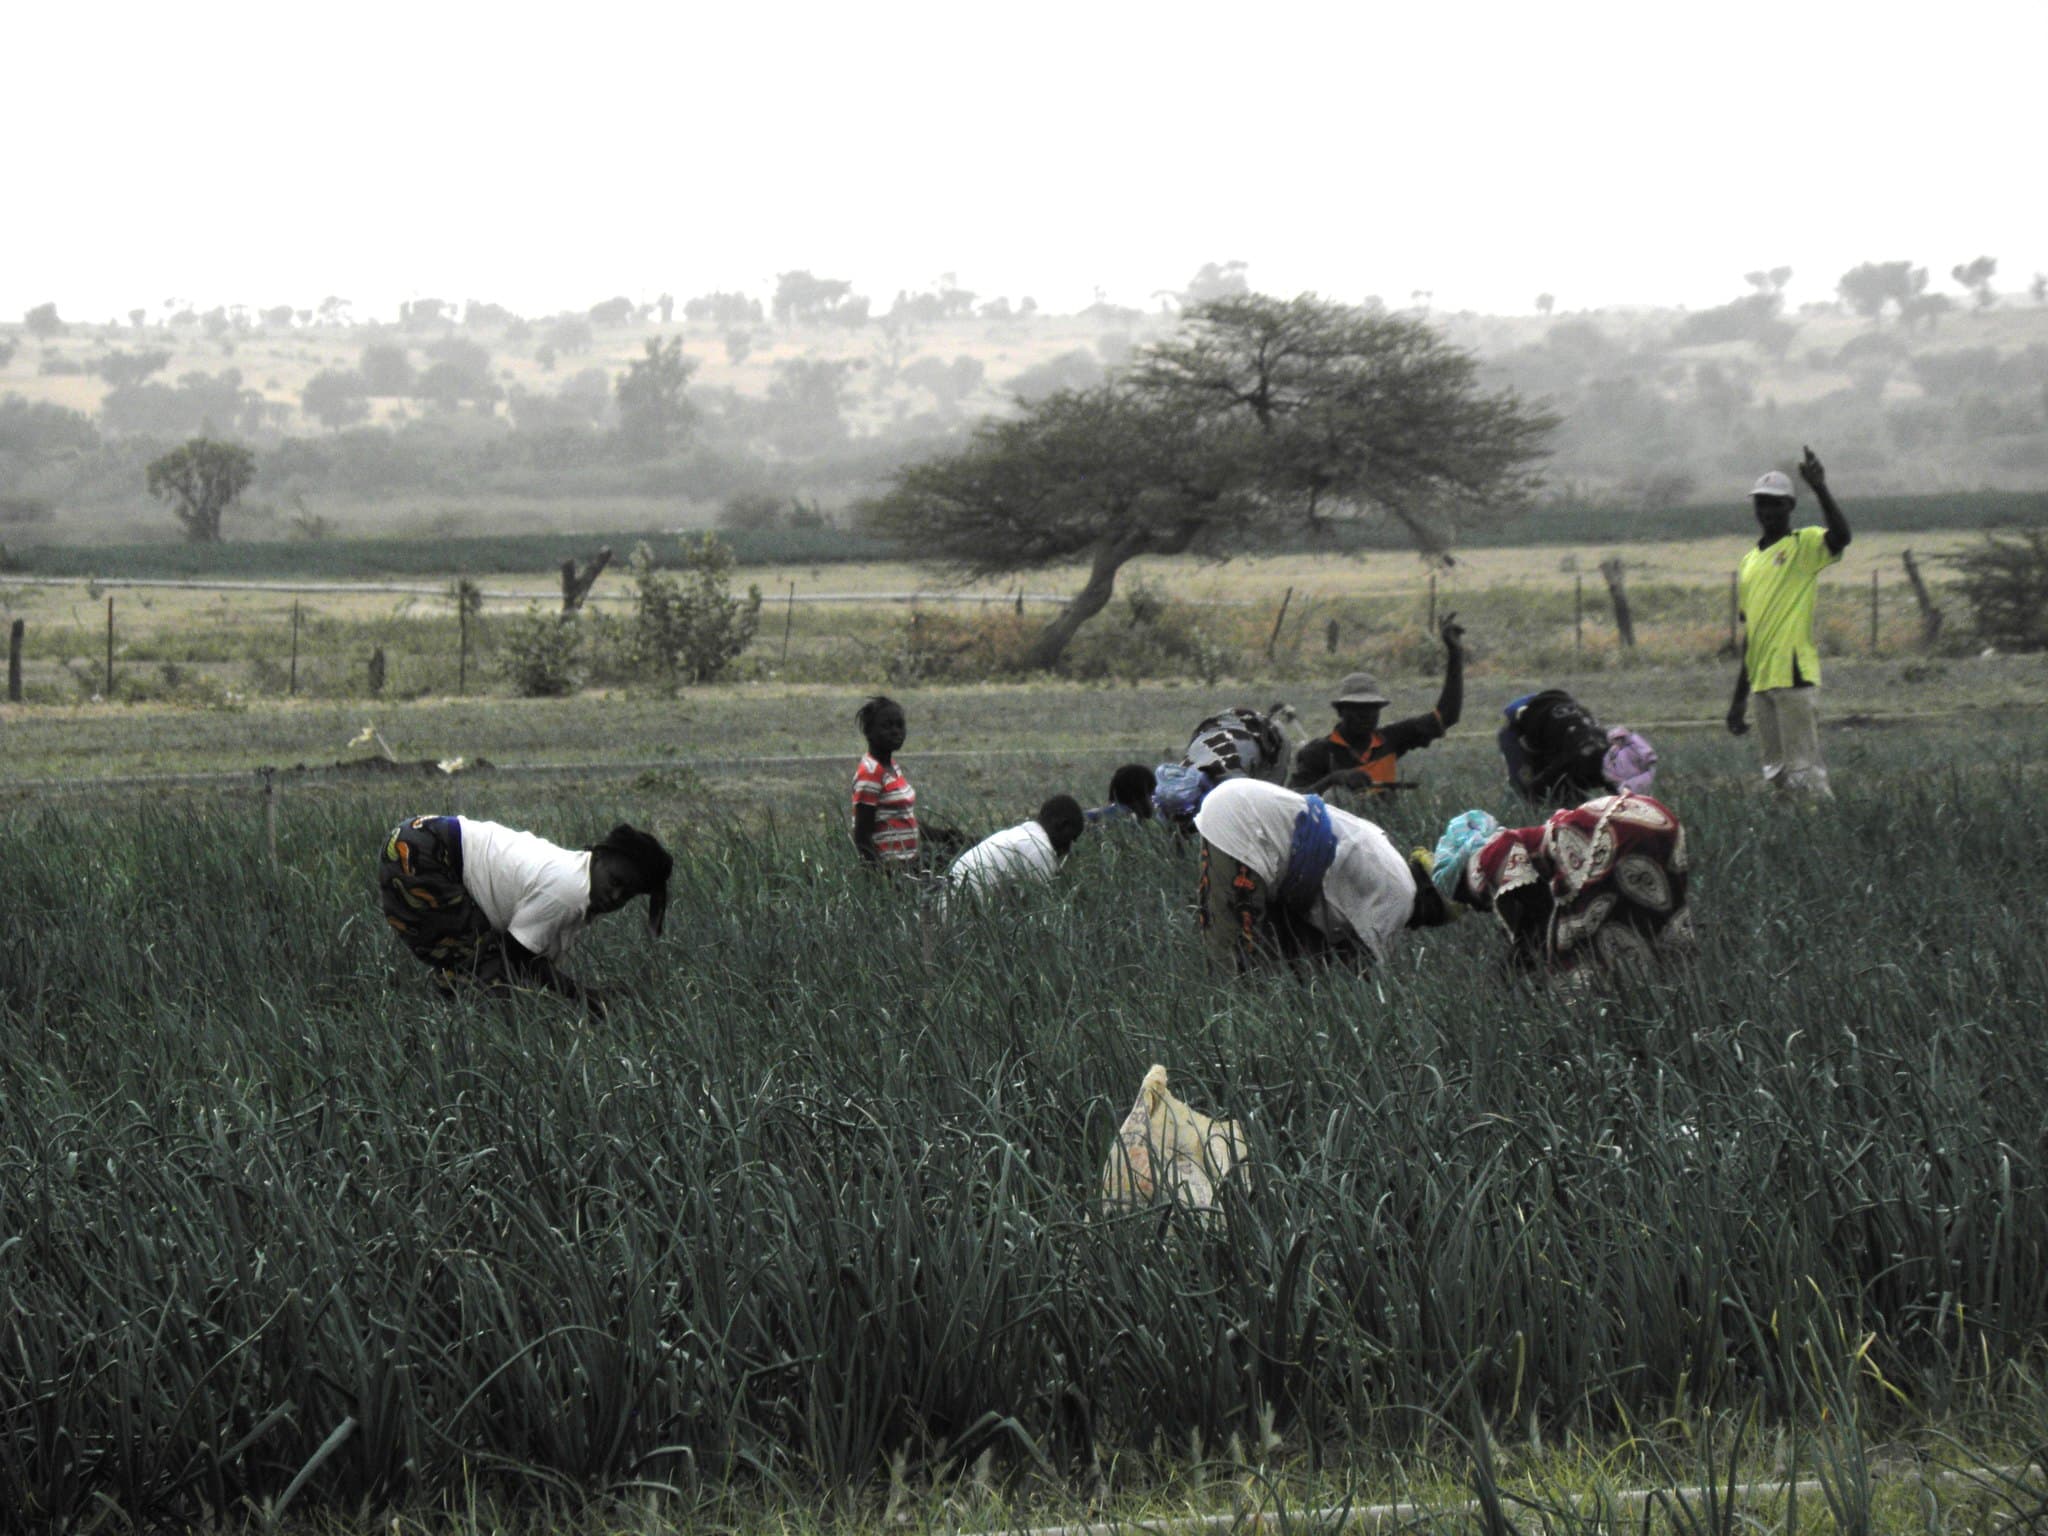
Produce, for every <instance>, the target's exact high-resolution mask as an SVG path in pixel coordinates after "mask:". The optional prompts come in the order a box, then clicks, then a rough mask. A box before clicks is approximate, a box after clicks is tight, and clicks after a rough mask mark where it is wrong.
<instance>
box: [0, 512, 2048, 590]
mask: <svg viewBox="0 0 2048 1536" xmlns="http://www.w3.org/2000/svg"><path fill="white" fill-rule="evenodd" d="M1739 500H1740V497H1739V496H1731V497H1724V498H1722V500H1721V501H1719V502H1710V503H1705V504H1701V505H1695V506H1682V507H1658V508H1649V509H1645V510H1642V511H1630V510H1627V509H1626V508H1621V507H1616V506H1612V505H1604V506H1603V505H1577V506H1570V505H1564V504H1562V503H1549V504H1546V505H1543V506H1540V507H1534V508H1531V509H1530V510H1529V511H1528V512H1526V513H1524V514H1523V515H1521V516H1520V517H1518V518H1516V519H1514V520H1513V521H1512V522H1510V523H1507V524H1505V525H1503V526H1501V527H1498V528H1473V529H1470V530H1466V531H1463V532H1461V533H1460V535H1459V544H1460V545H1461V546H1462V547H1467V548H1496V547H1497V548H1511V547H1516V546H1520V545H1527V544H1559V545H1586V544H1605V543H1613V542H1617V541H1622V540H1661V539H1685V538H1710V537H1716V536H1721V535H1726V534H1727V533H1728V532H1729V531H1730V528H1731V524H1730V522H1729V515H1730V514H1729V505H1730V503H1731V501H1739ZM797 510H798V511H799V513H800V512H801V510H802V509H801V507H800V506H799V507H798V508H797ZM1737 510H1738V511H1739V510H1740V508H1738V509H1737ZM721 511H722V513H723V511H724V509H721ZM1855 514H1856V527H1857V528H1858V529H1859V530H1861V531H1866V532H1872V533H1878V532H1902V533H1922V532H1930V533H1931V532H1943V531H1966V532H1975V531H1977V530H1979V529H2001V528H2012V527H2021V526H2026V525H2030V524H2034V523H2040V522H2044V521H2048V491H1969V492H1959V493H1956V494H1953V495H1946V496H1868V497H1858V498H1857V500H1856V504H1855ZM721 521H723V522H726V523H728V526H725V527H723V528H722V529H721V532H720V538H721V539H722V540H723V541H724V543H725V544H726V545H727V546H728V548H730V550H731V552H732V555H733V558H734V561H735V563H737V564H739V565H784V566H797V565H810V566H830V565H845V564H853V563H857V562H860V561H868V560H893V559H901V558H906V557H908V556H909V555H911V554H912V553H913V552H912V551H910V550H908V549H906V548H904V547H903V546H902V545H901V544H900V543H898V542H896V541H892V540H889V539H884V538H878V537H875V536H874V535H872V534H869V533H865V532H862V531H860V530H859V529H857V528H845V527H837V526H827V527H802V526H798V527H790V526H787V525H779V526H769V527H760V526H754V527H737V528H735V527H732V526H729V522H730V519H729V517H724V516H722V517H721ZM653 531H654V530H642V529H631V530H615V531H604V530H597V531H593V532H589V533H529V534H499V535H494V536H479V535H469V536H457V537H448V538H439V539H431V540H427V539H420V538H417V537H412V538H406V537H396V536H391V537H383V538H351V539H320V540H293V541H279V540H265V541H255V540H244V541H241V542H235V543H229V544H224V545H206V544H192V543H177V544H163V543H137V544H93V545H78V544H24V545H8V544H0V572H6V573H12V574H17V575H26V576H99V577H106V578H110V579H117V580H118V579H124V578H125V579H138V578H167V579H170V578H177V577H185V576H190V577H219V578H223V579H229V580H233V579H246V580H262V579H264V578H267V577H276V578H287V577H290V578H309V579H315V580H327V581H342V580H365V581H368V580H377V579H384V578H389V579H393V580H398V579H404V578H408V577H417V578H420V579H423V580H424V579H435V578H441V577H445V576H448V575H450V574H455V573H461V572H465V571H466V572H489V573H492V574H500V575H513V576H517V575H536V576H548V575H552V574H553V573H555V572H556V571H558V570H560V568H561V565H562V562H563V561H564V560H570V559H577V560H581V559H586V558H587V557H588V556H589V555H590V553H591V551H592V550H593V549H594V548H596V547H598V546H599V545H610V546H611V547H612V548H614V549H618V550H629V549H631V548H632V547H633V545H634V544H635V543H636V542H637V541H638V540H640V539H642V538H644V537H647V536H648V534H649V533H650V532H653ZM1738 531H1739V529H1738ZM1411 548H1412V545H1411V544H1410V543H1409V542H1408V541H1407V540H1406V539H1404V538H1403V536H1402V533H1401V531H1400V530H1399V529H1397V528H1392V527H1387V526H1384V525H1379V524H1359V525H1357V526H1355V527H1350V528H1339V529H1335V530H1332V531H1331V532H1330V533H1329V534H1328V535H1327V536H1323V537H1314V538H1312V537H1310V536H1307V535H1296V536H1293V537H1291V538H1279V539H1276V540H1275V541H1274V542H1273V543H1272V544H1270V545H1269V546H1268V548H1267V552H1268V553H1273V554H1300V553H1309V552H1312V551H1315V550H1323V549H1328V550H1333V551H1353V550H1363V551H1375V550H1408V549H1411ZM1060 584H1061V583H1060V581H1058V580H1056V579H1051V578H1048V579H1047V580H1045V581H1040V582H1036V583H1031V585H1033V586H1034V589H1035V588H1036V587H1037V586H1049V587H1050V588H1052V589H1055V590H1056V589H1058V588H1059V586H1060Z"/></svg>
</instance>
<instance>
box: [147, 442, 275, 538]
mask: <svg viewBox="0 0 2048 1536" xmlns="http://www.w3.org/2000/svg"><path fill="white" fill-rule="evenodd" d="M255 478H256V455H255V454H253V453H251V452H250V451H249V450H248V449H246V448H244V447H243V446H242V445H241V444H240V443H217V442H215V441H213V440H212V439H211V438H205V437H195V438H193V439H192V440H191V441H190V442H188V443H186V444H185V445H184V446H183V447H182V448H173V449H172V450H171V451H170V452H169V453H167V454H165V455H164V456H163V457H162V458H160V459H157V460H155V461H154V462H152V463H151V464H150V466H149V467H148V469H147V470H145V471H144V480H145V483H146V484H147V486H148V488H149V494H150V495H152V496H154V497H155V498H156V499H157V500H158V501H165V502H169V503H170V504H171V510H172V511H173V512H174V513H176V514H177V518H178V521H179V522H180V523H182V524H184V526H185V537H186V538H188V539H190V540H191V541H192V542H193V543H195V544H217V543H219V542H220V519H221V514H222V513H223V512H225V511H226V510H227V509H228V508H229V507H231V506H233V505H234V504H235V501H236V500H237V499H238V498H239V497H240V496H241V494H242V492H243V491H245V490H247V489H248V488H249V482H250V481H251V480H253V479H255Z"/></svg>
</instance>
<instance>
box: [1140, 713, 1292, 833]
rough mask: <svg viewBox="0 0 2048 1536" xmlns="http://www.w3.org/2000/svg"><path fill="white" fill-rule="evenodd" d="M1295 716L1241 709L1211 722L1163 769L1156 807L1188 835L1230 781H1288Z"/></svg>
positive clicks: (1156, 785)
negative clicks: (1213, 793)
mask: <svg viewBox="0 0 2048 1536" xmlns="http://www.w3.org/2000/svg"><path fill="white" fill-rule="evenodd" d="M1293 719H1294V711H1293V710H1292V709H1290V708H1289V707H1288V706H1287V705H1285V704H1276V705H1274V706H1273V708H1272V709H1270V710H1266V711H1260V710H1256V709H1252V708H1249V707H1248V706H1246V705H1242V704H1240V705H1237V706H1236V707H1234V708H1231V709H1226V710H1224V711H1222V712H1221V713H1220V714H1214V715H1211V716H1209V717H1208V718H1207V719H1206V720H1204V721H1202V722H1201V723H1200V724H1199V725H1197V726H1196V727H1195V731H1194V734H1193V735H1192V736H1191V737H1189V738H1188V748H1187V751H1185V752H1183V753H1182V754H1181V759H1180V761H1179V762H1177V763H1161V764H1160V765H1159V768H1158V771H1157V773H1156V774H1155V776H1154V779H1153V797H1152V800H1153V805H1154V806H1155V807H1156V808H1157V809H1158V811H1159V814H1160V815H1162V816H1164V817H1165V818H1166V819H1167V820H1168V821H1170V822H1172V823H1173V824H1174V825H1175V826H1177V827H1178V828H1180V829H1181V830H1182V831H1185V830H1187V828H1188V827H1190V826H1192V825H1193V823H1194V817H1195V812H1196V811H1198V810H1200V809H1201V806H1202V800H1203V798H1204V797H1205V796H1206V795H1207V794H1208V793H1209V791H1210V790H1212V789H1214V788H1215V787H1216V786H1217V785H1218V784H1221V783H1223V782H1224V781H1225V780H1226V779H1236V778H1253V779H1263V780H1266V781H1269V782H1271V783H1274V784H1278V783H1281V782H1283V781H1284V780H1285V779H1286V777H1287V765H1288V763H1289V761H1290V760H1291V759H1292V758H1293V755H1294V744H1293V743H1292V742H1291V741H1289V740H1288V738H1287V726H1288V723H1289V722H1291V721H1292V720H1293Z"/></svg>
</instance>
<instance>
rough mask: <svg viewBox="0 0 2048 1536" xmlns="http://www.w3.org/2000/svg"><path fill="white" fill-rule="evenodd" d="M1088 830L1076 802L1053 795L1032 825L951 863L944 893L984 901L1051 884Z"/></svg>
mask: <svg viewBox="0 0 2048 1536" xmlns="http://www.w3.org/2000/svg"><path fill="white" fill-rule="evenodd" d="M1087 825H1088V823H1087V820H1086V818H1085V816H1084V815H1083V813H1082V810H1081V802H1080V801H1078V800H1076V799H1075V798H1074V797H1073V796H1072V795H1054V796H1053V797H1052V798H1051V799H1050V800H1048V801H1046V802H1045V804H1043V805H1041V806H1040V807H1039V808H1038V814H1037V815H1036V816H1034V817H1032V818H1031V820H1029V821H1026V822H1021V823H1019V824H1018V825H1016V826H1014V827H1010V828H1008V829H1007V830H1005V831H1002V832H997V833H995V834H993V835H991V836H989V837H985V838H983V839H982V840H981V841H980V842H978V843H976V844H975V845H974V846H973V847H972V848H970V849H968V850H967V851H966V852H965V853H963V854H961V855H960V857H959V858H957V859H955V860H954V861H953V867H952V868H951V869H949V870H947V871H946V883H947V889H948V890H949V891H962V892H971V893H973V894H975V895H977V896H986V895H989V894H991V893H993V892H995V891H997V890H1000V889H1002V888H1003V887H1004V886H1016V885H1022V884H1026V883H1032V882H1042V881H1048V880H1051V879H1052V877H1053V876H1054V875H1055V874H1057V873H1058V872H1059V867H1060V860H1061V859H1064V858H1065V857H1066V856H1067V851H1068V850H1069V849H1070V848H1072V847H1073V846H1074V843H1075V841H1076V840H1077V839H1078V838H1079V837H1080V836H1081V833H1082V830H1083V829H1084V828H1085V827H1086V826H1087Z"/></svg>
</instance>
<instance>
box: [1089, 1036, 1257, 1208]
mask: <svg viewBox="0 0 2048 1536" xmlns="http://www.w3.org/2000/svg"><path fill="white" fill-rule="evenodd" d="M1249 1151H1250V1148H1249V1146H1248V1144H1247V1143H1246V1141H1245V1136H1244V1132H1243V1131H1242V1130H1241V1129H1239V1127H1238V1124H1237V1122H1236V1121H1235V1120H1212V1119H1211V1118H1210V1117H1209V1116H1207V1115H1205V1114H1202V1113H1201V1112H1200V1111H1198V1110H1194V1109H1190V1108H1189V1107H1188V1106H1187V1105H1185V1104H1183V1103H1182V1102H1181V1101H1180V1100H1179V1099H1177V1098H1175V1097H1174V1096H1173V1095H1172V1094H1171V1093H1169V1092H1168V1091H1167V1088H1166V1068H1164V1067H1162V1066H1157V1065H1155V1066H1154V1067H1152V1069H1151V1070H1150V1071H1148V1072H1147V1073H1146V1074H1145V1081H1144V1082H1143V1083H1142V1084H1141V1085H1140V1086H1139V1088H1138V1101H1137V1103H1135V1104H1133V1105H1132V1106H1131V1112H1130V1113H1129V1114H1128V1115H1126V1116H1125V1117H1124V1123H1123V1125H1122V1126H1121V1127H1119V1128H1118V1130H1117V1133H1116V1141H1115V1143H1114V1144H1113V1145H1112V1146H1111V1147H1110V1149H1109V1159H1108V1161H1106V1162H1105V1163H1104V1164H1103V1165H1102V1208H1103V1210H1104V1211H1105V1212H1115V1211H1122V1210H1130V1209H1131V1208H1133V1207H1135V1206H1141V1205H1151V1204H1153V1203H1154V1202H1155V1201H1160V1200H1165V1201H1169V1202H1172V1203H1174V1204H1178V1205H1183V1206H1186V1207H1187V1208H1188V1209H1189V1210H1193V1211H1204V1212H1214V1211H1215V1210H1216V1203H1217V1188H1218V1186H1219V1185H1221V1184H1222V1182H1223V1180H1224V1179H1225V1178H1226V1177H1227V1176H1228V1175H1229V1173H1230V1170H1231V1169H1233V1168H1235V1167H1236V1166H1237V1165H1238V1164H1239V1163H1242V1162H1243V1161H1244V1160H1245V1158H1246V1156H1247V1155H1248V1154H1249ZM1244 1178H1245V1175H1244V1174H1243V1173H1240V1174H1239V1175H1238V1179H1239V1180H1240V1182H1242V1180H1243V1179H1244ZM1216 1219H1218V1220H1221V1219H1222V1216H1221V1213H1220V1212H1217V1213H1216Z"/></svg>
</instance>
